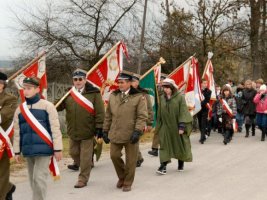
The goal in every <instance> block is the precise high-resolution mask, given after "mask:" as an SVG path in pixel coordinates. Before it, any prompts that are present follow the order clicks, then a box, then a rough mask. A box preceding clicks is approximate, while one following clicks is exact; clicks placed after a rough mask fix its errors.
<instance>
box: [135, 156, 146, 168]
mask: <svg viewBox="0 0 267 200" xmlns="http://www.w3.org/2000/svg"><path fill="white" fill-rule="evenodd" d="M143 162H144V159H143V158H142V159H141V160H137V162H136V167H141V165H142V163H143Z"/></svg>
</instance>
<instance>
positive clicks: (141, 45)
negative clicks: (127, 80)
mask: <svg viewBox="0 0 267 200" xmlns="http://www.w3.org/2000/svg"><path fill="white" fill-rule="evenodd" d="M147 2H148V0H145V6H144V14H143V25H142V32H141V41H140V49H139V56H138V68H137V73H138V74H141V66H142V58H143V49H144V46H145V27H146V11H147Z"/></svg>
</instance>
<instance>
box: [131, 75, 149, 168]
mask: <svg viewBox="0 0 267 200" xmlns="http://www.w3.org/2000/svg"><path fill="white" fill-rule="evenodd" d="M140 77H141V76H140V75H139V74H133V75H132V87H133V88H135V89H137V90H139V91H140V92H142V93H143V95H144V97H145V98H146V103H147V111H148V118H147V122H146V128H145V131H148V132H149V131H151V129H152V124H153V121H154V115H153V107H152V103H151V100H150V96H149V94H148V91H147V90H146V89H144V88H141V87H140V86H139V81H140ZM143 162H144V158H143V156H142V153H141V151H140V149H139V143H138V157H137V162H136V167H141V165H142V163H143Z"/></svg>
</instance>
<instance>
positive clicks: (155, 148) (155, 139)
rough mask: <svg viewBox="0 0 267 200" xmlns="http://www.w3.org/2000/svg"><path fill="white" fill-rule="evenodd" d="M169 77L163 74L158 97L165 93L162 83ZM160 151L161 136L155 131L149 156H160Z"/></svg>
mask: <svg viewBox="0 0 267 200" xmlns="http://www.w3.org/2000/svg"><path fill="white" fill-rule="evenodd" d="M167 77H168V74H164V73H161V76H160V83H159V84H158V95H159V96H160V95H161V94H163V93H164V92H163V88H162V85H161V84H162V81H163V80H164V79H166V78H167ZM158 151H159V136H158V134H156V132H155V131H154V136H153V139H152V148H151V150H150V151H148V154H149V155H151V156H156V157H157V156H158Z"/></svg>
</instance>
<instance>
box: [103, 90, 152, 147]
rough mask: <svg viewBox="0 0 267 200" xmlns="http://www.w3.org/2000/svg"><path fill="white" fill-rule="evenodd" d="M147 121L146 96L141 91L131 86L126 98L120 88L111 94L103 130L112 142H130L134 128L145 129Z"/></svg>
mask: <svg viewBox="0 0 267 200" xmlns="http://www.w3.org/2000/svg"><path fill="white" fill-rule="evenodd" d="M146 121H147V105H146V98H145V97H144V96H143V94H142V93H141V92H140V91H138V90H136V89H134V88H132V87H131V89H130V91H129V93H128V95H127V96H126V97H124V98H122V95H121V92H120V91H119V90H116V91H115V92H113V93H112V94H111V95H110V99H109V102H108V106H107V110H106V115H105V122H104V125H103V130H104V131H107V132H108V137H109V139H110V141H111V143H128V142H129V141H130V138H131V136H132V134H133V131H134V130H138V131H141V132H142V131H143V129H144V127H145V125H146Z"/></svg>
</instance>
